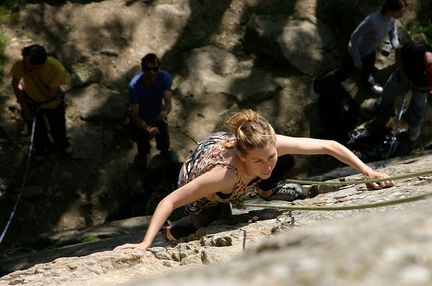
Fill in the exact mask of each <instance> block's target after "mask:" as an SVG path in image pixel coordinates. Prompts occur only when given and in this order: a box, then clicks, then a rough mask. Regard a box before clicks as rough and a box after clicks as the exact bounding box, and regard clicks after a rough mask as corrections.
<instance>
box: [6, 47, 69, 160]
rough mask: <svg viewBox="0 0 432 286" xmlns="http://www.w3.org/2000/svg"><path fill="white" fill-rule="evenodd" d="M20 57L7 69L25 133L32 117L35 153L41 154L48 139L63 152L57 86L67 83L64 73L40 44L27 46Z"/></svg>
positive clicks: (62, 122) (64, 141) (61, 110)
mask: <svg viewBox="0 0 432 286" xmlns="http://www.w3.org/2000/svg"><path fill="white" fill-rule="evenodd" d="M21 54H22V59H19V60H17V61H16V62H15V64H14V65H13V66H12V69H11V73H12V88H13V90H14V93H15V95H16V97H17V100H18V103H19V104H20V106H21V112H22V114H23V117H24V119H25V120H26V121H27V126H28V129H29V130H31V126H32V120H33V118H36V128H35V137H34V148H35V154H36V155H43V153H44V152H45V151H46V150H47V148H48V147H49V146H50V137H49V136H51V138H52V140H53V141H54V144H55V145H56V147H57V148H58V149H59V150H60V151H65V149H67V148H68V147H69V142H68V140H67V137H66V121H65V105H64V101H63V95H62V91H61V89H60V87H61V86H62V85H64V84H66V82H67V74H66V70H65V68H64V66H63V65H62V63H60V62H59V61H58V60H56V59H55V58H53V57H50V56H47V52H46V50H45V48H44V47H42V46H40V45H36V44H34V45H30V46H27V47H25V48H24V49H22V51H21ZM45 118H46V119H47V120H45ZM48 125H49V129H48Z"/></svg>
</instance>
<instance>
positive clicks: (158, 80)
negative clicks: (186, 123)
mask: <svg viewBox="0 0 432 286" xmlns="http://www.w3.org/2000/svg"><path fill="white" fill-rule="evenodd" d="M160 65H161V63H160V60H159V59H158V57H157V56H156V55H155V54H152V53H150V54H147V55H145V56H144V57H143V58H142V59H141V69H142V72H140V73H138V74H137V75H135V76H134V77H133V78H132V80H131V82H130V83H129V96H130V119H131V121H132V125H133V127H134V130H135V135H136V136H135V139H136V143H137V146H138V155H137V157H135V162H136V163H137V164H138V166H143V167H145V166H146V164H147V158H148V156H149V154H150V148H151V146H150V139H151V138H152V137H155V139H156V148H157V149H158V150H160V152H161V155H162V156H164V157H168V158H169V156H170V152H169V151H170V138H169V133H168V124H167V115H168V114H169V113H170V112H171V98H172V92H171V85H172V77H171V75H170V74H169V73H168V72H166V71H164V70H160Z"/></svg>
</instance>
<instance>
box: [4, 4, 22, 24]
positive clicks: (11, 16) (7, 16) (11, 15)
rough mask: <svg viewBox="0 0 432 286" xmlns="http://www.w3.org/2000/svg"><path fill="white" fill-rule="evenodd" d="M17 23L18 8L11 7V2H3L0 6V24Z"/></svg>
mask: <svg viewBox="0 0 432 286" xmlns="http://www.w3.org/2000/svg"><path fill="white" fill-rule="evenodd" d="M4 23H11V24H16V23H18V7H17V6H15V5H13V1H12V0H6V1H3V2H2V3H1V4H0V24H4Z"/></svg>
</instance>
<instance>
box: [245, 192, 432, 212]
mask: <svg viewBox="0 0 432 286" xmlns="http://www.w3.org/2000/svg"><path fill="white" fill-rule="evenodd" d="M429 197H432V192H429V193H426V194H421V195H416V196H410V197H407V198H401V199H394V200H388V201H384V202H376V203H369V204H358V205H347V206H321V207H320V206H293V205H291V206H289V205H265V204H253V203H244V204H243V205H244V206H246V207H258V208H270V209H282V210H290V211H347V210H360V209H371V208H379V207H385V206H391V205H398V204H403V203H408V202H415V201H420V200H424V199H426V198H429Z"/></svg>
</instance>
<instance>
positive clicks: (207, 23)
mask: <svg viewBox="0 0 432 286" xmlns="http://www.w3.org/2000/svg"><path fill="white" fill-rule="evenodd" d="M16 2H17V3H18V2H19V3H21V4H22V5H21V6H22V7H20V9H18V10H19V12H18V14H19V15H18V16H19V23H17V24H10V25H5V27H4V30H5V36H6V37H7V40H8V45H7V47H6V50H5V55H4V58H2V59H1V61H2V64H4V70H5V77H4V79H5V80H4V81H3V82H2V83H0V93H1V100H0V102H1V104H0V156H1V162H2V164H0V225H1V226H3V225H4V223H5V222H6V220H7V216H8V215H9V214H10V209H11V207H12V206H13V204H14V202H15V200H16V197H17V194H18V192H21V193H22V194H23V196H22V200H21V203H20V205H19V208H18V209H17V216H16V218H15V220H14V221H13V225H12V227H11V229H10V232H9V233H8V236H7V243H8V244H9V245H11V247H5V248H1V249H0V250H1V253H0V275H3V276H2V277H1V278H0V285H80V286H81V285H95V284H101V285H119V284H126V285H142V284H145V285H147V284H149V285H172V284H173V283H177V284H179V285H203V284H215V285H234V283H235V284H236V285H238V284H240V285H243V284H246V283H247V284H254V285H284V284H289V285H291V284H293V285H428V284H431V283H432V278H431V275H432V274H431V271H430V269H432V267H431V266H432V265H431V261H432V257H431V248H430V243H429V242H430V238H431V225H432V224H431V221H430V219H429V217H430V210H429V208H428V204H429V203H430V199H428V198H426V199H425V200H421V201H415V202H410V203H404V204H399V205H391V206H384V207H380V208H373V209H359V210H348V211H333V212H326V211H292V212H288V211H282V210H274V209H269V208H258V207H245V208H242V209H235V216H233V218H232V219H230V220H227V221H221V222H218V223H215V224H214V225H212V226H211V227H209V228H208V229H207V230H206V231H202V232H200V233H198V234H197V235H196V236H194V237H191V238H190V239H189V240H190V241H185V242H182V243H181V244H179V245H178V246H175V247H172V246H170V245H169V244H167V243H166V242H165V241H164V240H163V239H162V238H161V237H160V236H158V237H157V239H156V241H155V242H154V244H153V247H152V248H151V249H150V250H149V251H148V252H140V251H133V250H127V251H118V252H113V251H111V250H112V249H113V248H114V247H115V246H116V245H118V244H121V243H124V242H128V241H139V240H141V239H142V237H143V234H144V232H145V230H146V228H147V225H148V220H149V217H148V216H143V217H136V218H132V219H128V220H117V219H118V218H125V217H132V216H137V215H143V214H144V211H143V209H147V208H146V206H148V205H152V204H153V205H154V204H156V203H157V199H153V200H152V201H149V193H151V194H155V192H156V194H157V198H158V199H160V197H162V196H163V195H165V194H166V193H168V192H169V191H171V190H172V189H173V187H174V186H175V181H176V176H175V175H176V174H175V173H176V171H178V170H177V167H178V166H173V168H170V169H168V168H166V169H164V172H161V171H160V170H161V169H158V168H155V166H156V165H159V166H160V165H163V163H164V162H161V161H158V156H157V152H156V151H154V149H153V152H152V154H151V155H152V157H153V158H152V160H150V165H151V166H150V168H149V170H147V171H146V172H145V174H143V173H144V172H143V171H142V170H136V169H134V168H133V167H132V166H131V165H132V164H131V162H132V161H133V157H134V155H135V154H136V150H135V149H134V147H133V144H132V141H131V138H132V136H131V134H129V129H128V122H127V106H128V95H127V84H128V82H129V80H130V79H131V77H132V76H133V75H134V74H135V73H136V72H138V71H139V62H140V59H141V57H142V56H143V55H145V54H146V53H148V52H155V53H157V54H158V55H159V56H160V57H161V59H162V63H163V65H162V68H163V69H166V70H168V71H170V72H171V73H172V74H173V76H174V84H173V92H174V99H173V101H174V103H173V111H172V113H171V114H170V116H169V119H168V120H169V126H170V134H171V136H172V148H173V149H174V150H175V152H176V154H177V155H178V157H179V161H182V160H183V159H184V157H185V156H187V154H188V151H189V150H190V149H191V148H192V147H193V146H194V145H195V141H198V140H200V139H202V138H203V137H205V136H206V135H207V134H208V133H210V132H213V131H216V130H220V127H221V125H222V123H223V121H224V119H225V115H227V114H229V113H231V112H232V111H235V110H238V109H241V108H253V109H256V110H257V111H259V112H260V113H262V114H263V115H264V116H266V117H267V118H269V120H270V121H271V123H272V124H273V125H274V127H275V129H276V130H277V132H279V133H283V134H289V135H292V136H314V134H319V131H320V119H319V118H318V115H317V114H318V113H317V107H316V104H313V103H312V101H311V99H310V98H309V95H308V93H309V87H310V83H311V79H312V77H313V76H314V75H316V74H318V73H320V72H322V71H324V70H326V69H328V68H332V67H334V66H336V65H337V62H338V60H339V59H340V55H341V53H342V52H343V49H341V48H340V47H344V46H345V44H346V43H345V42H343V43H342V39H340V38H339V34H338V33H337V31H335V30H337V28H338V27H334V26H332V25H330V24H329V22H331V21H328V15H330V14H329V12H331V10H325V9H328V7H330V8H331V7H332V5H329V4H328V3H330V1H324V0H322V1H317V0H302V1H286V0H266V1H258V0H248V1H244V0H233V1H201V0H200V1H197V0H191V1H186V0H156V1H136V0H111V1H16ZM54 2H56V3H60V2H66V3H63V4H59V5H51V4H48V3H54ZM78 2H79V3H78ZM342 2H347V1H342ZM348 2H349V1H348ZM369 2H370V3H374V4H377V3H378V1H369ZM369 2H368V4H369ZM375 2H376V3H375ZM361 5H362V7H363V8H364V7H366V4H365V3H363V2H362V4H361ZM370 5H372V4H370ZM372 6H373V5H372ZM326 7H327V8H326ZM367 7H369V6H367ZM376 7H378V4H377V5H376ZM376 7H375V6H374V7H373V8H374V9H375V8H376ZM371 8H372V7H371ZM365 9H366V8H364V9H361V11H362V13H357V14H356V15H355V18H359V17H360V18H362V17H363V16H365V15H366V11H365ZM370 10H372V9H370ZM370 10H368V11H367V12H370ZM363 11H364V13H363ZM318 12H319V13H318ZM356 12H358V11H356ZM358 14H361V15H358ZM350 16H351V15H350ZM326 19H327V21H326ZM35 42H37V43H41V44H43V45H45V46H46V47H47V48H48V49H49V51H50V52H51V53H52V54H53V55H54V56H56V57H58V58H59V59H60V60H61V61H62V62H63V63H64V64H65V67H66V69H67V71H68V73H69V75H70V83H69V85H68V86H67V88H66V89H65V94H66V101H67V104H68V106H67V109H66V110H67V111H66V116H67V128H68V134H69V136H70V139H71V142H72V149H73V153H72V156H71V158H64V157H56V156H53V157H49V158H46V160H45V161H44V162H43V163H40V164H35V165H32V169H31V175H30V177H29V180H28V182H27V184H26V185H25V186H23V187H21V186H20V183H21V181H20V179H21V178H22V172H21V171H22V169H24V167H25V166H23V163H22V162H25V156H26V146H27V137H26V136H24V135H25V134H24V133H25V129H24V128H23V125H24V123H23V122H22V118H21V116H20V113H19V106H18V104H17V103H16V100H15V98H14V95H13V93H12V90H11V88H10V80H9V79H8V78H7V76H8V75H6V74H7V72H8V71H9V69H10V67H11V65H12V64H13V62H14V60H15V59H16V58H17V57H19V55H20V50H21V49H22V48H23V47H24V46H26V45H28V44H31V43H35ZM392 56H393V55H392ZM393 63H394V59H393V58H392V57H389V58H379V64H377V67H378V69H379V71H377V73H378V74H379V75H378V78H379V80H380V81H381V80H382V82H384V80H385V76H384V75H387V74H388V73H389V72H391V71H392V69H393V68H394V66H393ZM384 70H385V71H384ZM354 83H355V82H354V81H351V82H349V83H348V84H351V85H354V86H355V84H354ZM350 92H351V93H352V94H351V95H352V96H353V97H354V98H356V100H359V101H360V100H362V99H363V98H364V97H370V95H367V94H366V95H365V94H364V93H362V91H361V90H360V89H357V88H354V89H350ZM369 99H370V98H369ZM427 114H428V115H427V117H426V120H425V122H424V130H423V134H424V136H422V138H421V139H420V140H419V143H417V145H415V146H414V147H417V146H422V145H424V144H426V143H428V141H427V140H428V138H429V137H430V133H431V129H430V128H431V127H430V126H432V124H430V123H431V117H430V114H432V113H430V112H428V113H427ZM428 136H429V137H428ZM431 160H432V159H431V155H430V154H423V155H422V156H418V157H410V158H408V157H404V158H402V159H400V160H396V159H395V160H391V161H389V162H386V167H385V168H384V170H385V171H386V172H387V173H388V174H389V175H399V174H405V173H410V172H414V171H416V170H422V169H424V168H428V166H430V165H431ZM317 162H318V163H317ZM321 162H322V161H319V160H318V161H314V160H313V159H302V158H300V157H298V158H296V169H295V170H294V171H293V175H295V176H299V177H308V176H310V175H316V174H317V173H321V172H322V169H323V168H324V167H326V166H325V164H322V163H321ZM325 163H327V162H325ZM381 163H382V162H381ZM381 163H377V164H373V167H374V168H381V165H382V164H381ZM306 167H309V168H306ZM347 174H353V171H352V169H343V170H340V169H338V170H336V171H335V172H332V173H329V174H325V175H323V176H321V177H320V178H325V179H327V178H339V177H344V176H346V175H347ZM17 178H18V179H17ZM156 181H157V182H158V183H161V184H156V183H155V182H156ZM162 183H163V184H162ZM430 187H431V178H430V176H415V177H413V178H408V179H404V180H401V181H400V182H399V185H397V186H395V187H393V188H390V189H385V190H379V191H369V190H367V189H366V187H365V186H364V185H359V186H357V185H356V186H346V187H341V188H318V192H319V193H320V194H319V195H317V196H315V197H313V198H309V199H306V200H302V201H296V202H294V203H292V204H291V203H285V204H287V205H289V206H291V205H293V206H298V207H301V206H305V207H313V206H341V205H342V206H343V205H357V204H368V203H374V202H381V201H387V200H394V199H400V198H406V197H410V196H413V195H420V194H425V193H428V192H429V191H430ZM248 202H249V203H251V202H255V203H256V201H254V200H250V201H248ZM260 203H262V202H260ZM267 204H269V205H270V206H271V205H274V204H283V203H282V202H278V203H276V202H272V203H267ZM41 233H43V235H40V234H41ZM24 238H31V239H30V241H31V243H28V242H27V241H26V240H25V239H24ZM47 245H49V246H50V247H47Z"/></svg>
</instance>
